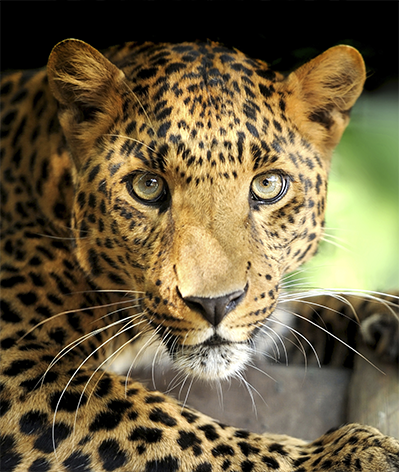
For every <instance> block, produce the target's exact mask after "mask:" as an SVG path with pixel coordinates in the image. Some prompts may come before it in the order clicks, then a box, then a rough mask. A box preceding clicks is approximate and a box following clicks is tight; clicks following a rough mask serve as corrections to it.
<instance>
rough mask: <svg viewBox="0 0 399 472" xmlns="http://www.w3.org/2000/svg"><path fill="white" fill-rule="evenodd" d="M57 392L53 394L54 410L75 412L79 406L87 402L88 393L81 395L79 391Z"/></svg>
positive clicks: (52, 404) (52, 405) (52, 403)
mask: <svg viewBox="0 0 399 472" xmlns="http://www.w3.org/2000/svg"><path fill="white" fill-rule="evenodd" d="M61 395H62V392H56V393H54V394H53V395H52V396H51V399H50V406H51V408H52V410H53V411H56V410H57V411H68V412H70V413H74V412H75V411H76V410H77V408H78V407H81V406H82V405H85V404H86V402H87V397H86V395H83V396H81V395H80V393H78V392H64V394H63V395H62V397H61Z"/></svg>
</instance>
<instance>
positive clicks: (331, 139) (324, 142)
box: [287, 46, 366, 154]
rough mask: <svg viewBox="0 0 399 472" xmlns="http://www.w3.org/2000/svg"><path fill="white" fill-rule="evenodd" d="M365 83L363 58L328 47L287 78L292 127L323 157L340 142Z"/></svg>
mask: <svg viewBox="0 0 399 472" xmlns="http://www.w3.org/2000/svg"><path fill="white" fill-rule="evenodd" d="M365 79H366V70H365V66H364V62H363V58H362V56H361V55H360V53H359V52H358V51H357V50H356V49H354V48H352V47H350V46H335V47H332V48H330V49H328V50H327V51H325V52H324V53H323V54H320V55H319V56H317V57H316V58H315V59H313V60H311V61H310V62H307V63H306V64H304V65H303V66H302V67H300V68H299V69H297V70H296V71H294V72H292V73H291V74H290V75H289V77H288V79H287V81H288V85H289V89H290V90H292V92H293V96H294V97H293V98H294V102H293V105H294V106H293V107H292V108H291V112H292V113H293V114H294V119H295V123H297V124H298V127H299V128H300V129H301V130H302V131H303V132H304V133H305V135H307V136H308V137H309V138H310V141H311V142H313V143H315V144H316V145H318V146H319V147H320V148H322V149H326V150H327V154H329V153H331V151H332V150H333V148H334V147H335V146H336V145H337V144H338V142H339V140H340V139H341V136H342V133H343V132H344V130H345V128H346V126H347V124H348V123H349V112H350V110H351V108H352V107H353V105H354V104H355V102H356V100H357V99H358V97H359V95H360V94H361V92H362V90H363V85H364V82H365Z"/></svg>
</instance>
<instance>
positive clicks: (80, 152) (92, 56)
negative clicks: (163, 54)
mask: <svg viewBox="0 0 399 472" xmlns="http://www.w3.org/2000/svg"><path fill="white" fill-rule="evenodd" d="M47 73H48V80H49V85H50V89H51V91H52V93H53V95H54V97H55V98H56V100H57V101H58V102H59V104H60V111H59V119H60V123H61V126H62V128H63V130H64V133H65V136H66V139H67V141H68V143H69V145H70V148H71V151H72V155H73V158H74V161H75V163H76V165H77V167H78V168H79V167H80V165H81V164H82V159H84V158H85V156H87V155H88V153H89V151H90V150H91V149H92V147H93V146H94V145H95V142H96V140H97V139H98V138H100V137H101V136H102V135H103V134H104V133H105V132H106V131H107V130H108V129H109V128H110V126H111V125H112V122H113V121H115V119H116V118H117V116H118V115H119V114H120V113H121V111H122V96H123V94H124V93H126V91H127V87H126V85H125V75H124V73H123V72H122V71H121V70H119V69H118V68H117V67H116V66H115V65H114V64H112V63H111V62H110V61H109V60H108V59H106V58H105V57H104V56H103V55H102V54H101V53H100V52H99V51H97V50H96V49H94V48H93V47H92V46H90V45H88V44H86V43H85V42H83V41H79V40H76V39H67V40H65V41H62V42H60V43H58V44H57V45H56V46H55V47H54V49H53V50H52V52H51V54H50V57H49V61H48V64H47Z"/></svg>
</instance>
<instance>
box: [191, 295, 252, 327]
mask: <svg viewBox="0 0 399 472" xmlns="http://www.w3.org/2000/svg"><path fill="white" fill-rule="evenodd" d="M245 293H246V290H237V291H235V292H231V293H229V294H227V295H223V296H221V297H216V298H206V297H185V298H183V300H184V301H185V302H186V304H187V305H188V306H189V307H190V308H192V309H193V310H196V311H198V312H200V313H201V315H202V316H203V317H204V318H205V319H206V320H207V321H209V323H211V325H213V326H217V325H218V324H219V323H220V322H221V321H222V320H223V318H224V317H225V316H226V315H227V314H228V313H230V311H232V310H234V308H235V307H236V306H237V305H238V304H239V303H240V302H241V301H242V300H243V299H244V297H245Z"/></svg>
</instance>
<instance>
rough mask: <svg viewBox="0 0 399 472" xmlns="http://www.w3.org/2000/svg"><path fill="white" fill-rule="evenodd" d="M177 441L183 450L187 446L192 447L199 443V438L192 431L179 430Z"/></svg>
mask: <svg viewBox="0 0 399 472" xmlns="http://www.w3.org/2000/svg"><path fill="white" fill-rule="evenodd" d="M177 443H178V444H179V446H180V447H181V448H182V450H183V451H184V450H185V449H188V448H189V447H193V446H196V445H198V444H201V440H200V438H199V437H198V436H197V435H196V434H194V433H192V432H191V431H189V432H186V431H179V438H178V440H177Z"/></svg>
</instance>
